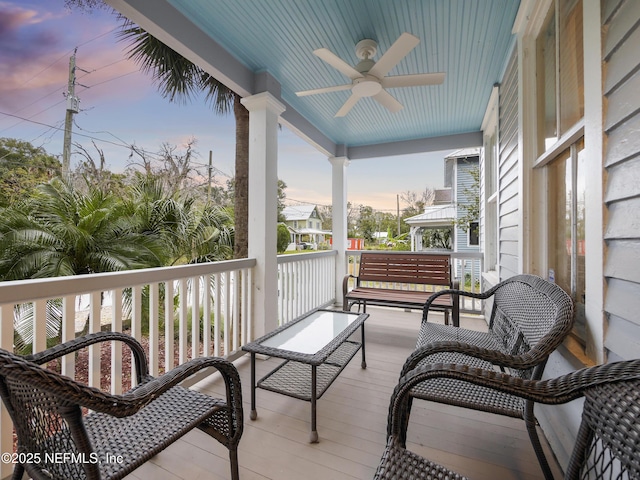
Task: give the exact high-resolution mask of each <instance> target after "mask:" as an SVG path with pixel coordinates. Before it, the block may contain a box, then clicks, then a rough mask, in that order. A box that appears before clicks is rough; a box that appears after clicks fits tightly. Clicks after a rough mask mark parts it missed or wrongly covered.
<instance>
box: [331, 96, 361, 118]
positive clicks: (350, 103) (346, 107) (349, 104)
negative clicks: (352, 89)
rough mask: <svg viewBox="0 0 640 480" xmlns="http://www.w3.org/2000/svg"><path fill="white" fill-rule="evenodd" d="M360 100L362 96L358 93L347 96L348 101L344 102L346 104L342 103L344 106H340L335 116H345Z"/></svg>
mask: <svg viewBox="0 0 640 480" xmlns="http://www.w3.org/2000/svg"><path fill="white" fill-rule="evenodd" d="M358 100H360V97H358V96H357V95H354V94H353V93H352V94H351V96H350V97H349V98H347V101H346V102H344V105H342V107H340V110H338V112H337V113H336V114H335V116H336V117H344V116H345V115H346V114H347V113H349V111H350V110H351V109H352V108H353V106H354V105H355V104H356V103H357V102H358Z"/></svg>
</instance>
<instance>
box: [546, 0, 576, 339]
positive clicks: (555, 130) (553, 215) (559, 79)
mask: <svg viewBox="0 0 640 480" xmlns="http://www.w3.org/2000/svg"><path fill="white" fill-rule="evenodd" d="M536 65H537V67H536V68H537V79H538V80H537V81H538V89H537V90H538V101H537V116H538V132H540V133H539V138H538V152H539V154H540V157H539V158H538V162H537V166H539V167H544V169H545V170H546V192H547V193H546V195H547V199H546V219H545V224H546V227H547V228H546V231H547V233H546V238H547V243H546V249H545V250H546V252H543V253H542V254H544V255H545V256H546V264H547V268H548V277H549V280H551V281H554V282H555V283H557V284H558V285H559V286H560V287H562V288H563V289H564V290H565V291H566V292H567V293H569V294H570V295H571V297H572V298H573V300H574V302H575V310H576V323H575V327H574V332H573V337H574V338H575V339H577V340H578V342H579V343H580V344H581V345H582V346H583V347H584V346H585V344H586V329H585V324H586V322H585V281H584V280H585V273H586V272H585V228H584V227H585V203H584V199H585V174H586V172H585V170H586V168H585V163H584V162H585V161H584V158H585V151H584V138H583V135H584V130H583V127H581V125H582V119H583V117H584V67H583V31H582V0H556V1H555V2H554V4H553V6H552V8H551V9H550V12H549V14H548V16H547V19H546V20H545V23H544V25H543V27H542V29H541V31H540V34H539V35H538V37H537V38H536ZM543 228H544V227H543Z"/></svg>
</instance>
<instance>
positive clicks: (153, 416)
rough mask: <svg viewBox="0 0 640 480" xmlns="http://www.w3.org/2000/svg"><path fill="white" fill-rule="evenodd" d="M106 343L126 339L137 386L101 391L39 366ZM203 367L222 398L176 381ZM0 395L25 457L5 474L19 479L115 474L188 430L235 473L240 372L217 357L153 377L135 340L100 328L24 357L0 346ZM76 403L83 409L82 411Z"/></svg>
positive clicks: (119, 475)
mask: <svg viewBox="0 0 640 480" xmlns="http://www.w3.org/2000/svg"><path fill="white" fill-rule="evenodd" d="M111 340H117V341H121V342H124V343H125V344H127V345H128V346H129V348H130V349H131V351H132V353H133V356H134V358H135V365H136V373H137V379H138V386H137V387H135V388H134V389H132V390H130V391H129V392H127V393H125V394H123V395H111V394H109V393H105V392H102V391H100V390H98V389H96V388H92V387H88V386H86V385H83V384H81V383H78V382H76V381H74V380H72V379H70V378H69V377H66V376H63V375H60V374H57V373H55V372H52V371H50V370H47V369H45V368H42V367H41V366H40V365H43V364H45V363H47V362H49V361H51V360H53V359H56V358H59V357H61V356H63V355H66V354H68V353H72V352H75V351H77V350H79V349H81V348H84V347H87V346H89V345H92V344H96V343H99V342H105V341H111ZM207 367H214V368H215V369H217V370H218V372H220V374H221V376H222V378H223V379H224V382H225V385H226V399H218V398H213V397H210V396H208V395H204V394H202V393H198V392H196V391H193V390H190V389H187V388H184V387H181V386H179V385H178V384H179V383H180V382H181V381H183V380H185V379H186V378H188V377H190V376H191V375H193V374H194V373H196V372H198V371H200V370H202V369H203V368H207ZM0 395H1V396H2V401H3V402H4V404H5V406H6V407H7V410H8V411H9V414H10V416H11V418H12V420H13V424H14V427H15V429H16V433H17V437H18V450H17V452H18V456H17V458H18V459H20V458H23V459H25V460H26V461H25V462H24V463H23V464H20V463H18V464H16V465H15V468H14V473H13V477H12V478H13V479H16V480H17V479H21V478H22V475H23V472H24V470H25V469H26V471H27V473H28V474H29V475H30V476H31V477H33V478H34V479H36V480H40V479H59V480H69V479H119V478H123V477H124V476H125V475H127V474H128V473H130V472H132V471H133V470H135V469H136V468H137V467H139V466H140V465H142V464H143V463H145V462H146V461H147V460H149V459H150V458H151V457H153V456H154V455H156V454H157V453H158V452H160V451H162V450H164V449H165V448H166V447H168V446H169V445H170V444H172V443H173V442H175V441H176V440H178V439H179V438H180V437H182V436H183V435H184V434H186V433H187V432H189V431H190V430H192V429H194V428H196V427H197V428H199V429H200V430H202V431H204V432H206V433H207V434H209V435H211V436H212V437H213V438H215V439H216V440H218V441H219V442H220V443H222V444H223V445H224V446H225V447H227V448H228V449H229V458H230V461H231V477H232V478H233V479H237V478H238V457H237V448H238V442H239V441H240V437H241V435H242V428H243V410H242V396H241V390H240V377H239V375H238V372H237V370H236V368H235V367H234V366H233V364H231V363H230V362H228V361H226V360H224V359H221V358H216V357H203V358H197V359H194V360H191V361H190V362H187V363H185V364H183V365H180V366H179V367H177V368H175V369H173V370H171V371H169V372H167V373H166V374H164V375H162V376H160V377H158V378H154V377H152V376H150V375H149V373H148V366H147V361H146V358H145V354H144V351H143V349H142V347H141V345H140V344H139V343H138V342H137V341H136V340H135V339H133V338H132V337H130V336H128V335H125V334H121V333H114V332H100V333H94V334H90V335H86V336H84V337H80V338H77V339H75V340H72V341H69V342H67V343H64V344H61V345H58V346H56V347H53V348H50V349H48V350H46V351H44V352H40V353H37V354H34V355H28V356H24V357H22V356H18V355H14V354H13V353H10V352H7V351H5V350H0ZM83 407H84V410H85V411H86V410H87V409H88V410H91V413H89V414H83ZM61 459H64V460H66V461H61Z"/></svg>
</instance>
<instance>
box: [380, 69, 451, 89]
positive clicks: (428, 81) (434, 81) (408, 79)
mask: <svg viewBox="0 0 640 480" xmlns="http://www.w3.org/2000/svg"><path fill="white" fill-rule="evenodd" d="M444 76H445V74H444V73H443V72H440V73H418V74H416V75H398V76H395V77H385V78H383V79H382V86H383V87H384V88H396V87H419V86H422V85H440V84H441V83H442V82H444Z"/></svg>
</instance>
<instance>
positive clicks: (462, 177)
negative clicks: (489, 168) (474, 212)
mask: <svg viewBox="0 0 640 480" xmlns="http://www.w3.org/2000/svg"><path fill="white" fill-rule="evenodd" d="M479 159H480V149H479V148H465V149H462V150H457V151H455V152H453V153H451V154H450V155H448V156H447V157H445V159H444V165H445V174H444V176H445V178H444V186H445V187H446V188H444V189H442V190H436V192H435V193H436V196H435V199H434V202H433V204H432V205H430V206H428V207H425V209H424V212H423V213H421V214H419V215H415V216H413V217H409V218H407V219H405V222H406V223H407V224H408V225H410V227H411V231H410V234H411V250H412V251H421V250H423V249H424V248H423V242H422V236H423V234H424V232H425V230H426V229H430V228H437V229H443V228H444V229H446V228H451V229H452V238H451V246H452V250H453V251H454V252H479V251H480V242H479V231H480V229H479V223H478V222H479V219H478V222H472V224H471V226H470V228H469V229H468V230H467V231H465V230H464V229H463V228H461V227H460V226H457V225H455V226H454V221H455V219H458V218H461V217H463V216H464V214H465V210H464V208H463V207H464V205H470V204H471V203H472V200H471V199H470V198H468V193H467V192H468V190H469V189H471V187H472V184H473V177H472V176H471V174H470V173H469V171H470V170H471V169H473V168H478V164H479ZM478 193H479V192H478Z"/></svg>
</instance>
